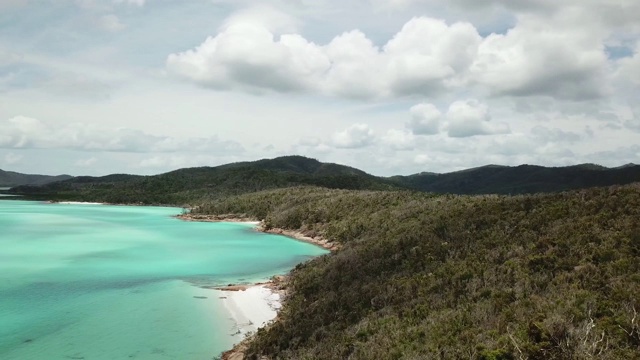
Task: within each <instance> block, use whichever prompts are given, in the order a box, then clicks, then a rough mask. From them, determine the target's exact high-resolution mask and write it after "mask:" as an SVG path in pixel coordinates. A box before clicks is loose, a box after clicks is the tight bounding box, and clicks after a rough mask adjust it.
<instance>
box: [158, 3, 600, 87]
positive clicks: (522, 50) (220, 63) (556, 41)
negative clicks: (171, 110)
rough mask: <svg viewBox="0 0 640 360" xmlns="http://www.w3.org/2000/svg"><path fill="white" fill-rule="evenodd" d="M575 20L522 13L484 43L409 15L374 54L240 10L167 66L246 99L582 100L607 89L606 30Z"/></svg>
mask: <svg viewBox="0 0 640 360" xmlns="http://www.w3.org/2000/svg"><path fill="white" fill-rule="evenodd" d="M247 14H250V16H249V15H247ZM582 16H584V11H583V10H582V8H580V7H578V8H575V7H567V8H559V9H558V10H557V11H556V13H554V15H553V16H552V17H550V18H549V17H548V15H541V14H539V13H533V14H523V15H519V16H518V17H517V23H516V25H515V26H514V27H513V28H511V29H510V30H509V31H507V32H506V33H504V34H502V33H500V34H495V33H494V34H490V35H488V36H486V37H485V38H482V37H481V36H480V35H479V34H478V31H477V29H476V28H475V27H474V25H472V24H470V23H467V22H454V23H451V24H448V23H446V22H445V21H443V20H439V19H433V18H430V17H426V16H422V17H414V18H413V19H411V20H409V21H408V22H407V23H405V24H404V26H403V27H402V28H401V29H400V31H398V32H397V33H396V34H395V35H394V36H393V37H392V38H391V40H389V41H388V42H387V43H386V44H384V45H383V46H380V47H379V46H377V45H376V44H375V43H374V42H373V41H372V40H371V39H369V38H368V37H367V35H365V34H364V33H363V32H362V31H360V30H352V31H348V32H345V33H343V34H341V35H338V36H336V37H334V38H333V39H332V40H331V41H330V42H329V43H328V44H326V45H320V44H316V43H314V42H312V41H309V40H307V39H306V38H304V37H303V36H301V35H299V34H298V33H292V32H286V31H285V32H282V29H277V28H275V27H274V26H271V25H270V24H271V23H273V21H271V20H269V19H273V18H277V17H278V16H276V15H273V11H270V12H269V11H265V12H264V14H262V13H259V14H258V13H256V12H249V13H246V12H243V13H240V14H237V15H233V16H231V17H230V19H229V20H227V22H225V26H223V27H222V28H221V29H220V32H219V33H218V34H217V35H215V36H211V37H209V38H207V39H206V40H205V41H204V42H203V43H202V44H201V45H200V46H198V47H196V48H195V49H192V50H188V51H185V52H181V53H174V54H171V55H169V57H168V58H167V64H166V65H167V68H168V70H169V71H170V72H172V73H174V74H177V75H179V76H181V77H183V78H185V79H188V80H190V81H193V82H195V83H197V84H200V85H203V86H208V87H213V88H217V89H241V90H245V91H252V92H261V91H278V92H287V91H308V92H315V93H321V94H324V95H330V96H344V97H348V98H363V99H370V98H389V97H398V96H413V95H433V94H438V93H441V92H443V91H447V90H455V89H460V88H462V87H463V86H467V85H468V84H475V85H479V86H480V87H483V88H486V89H487V90H488V91H489V93H491V94H494V95H498V96H504V95H508V96H539V95H544V96H552V97H554V98H560V99H569V100H585V99H593V98H598V97H602V96H604V95H605V94H606V93H607V92H608V91H609V86H608V80H609V79H608V78H607V74H608V73H609V69H608V65H609V62H608V57H607V54H606V52H605V47H604V43H603V42H604V40H605V39H606V38H607V37H609V36H610V35H611V31H610V30H603V28H602V26H600V25H598V24H597V14H589V16H588V17H587V19H588V21H591V20H593V21H594V26H592V27H589V28H585V27H584V26H580V25H581V24H584V22H585V21H587V20H585V18H583V17H582ZM279 17H280V18H284V19H289V20H283V21H282V22H283V23H288V22H293V20H290V18H288V17H286V15H283V14H281V15H280V16H279ZM286 28H287V29H290V28H292V27H291V26H286Z"/></svg>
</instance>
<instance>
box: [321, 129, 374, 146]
mask: <svg viewBox="0 0 640 360" xmlns="http://www.w3.org/2000/svg"><path fill="white" fill-rule="evenodd" d="M331 140H332V144H333V146H335V147H337V148H342V149H356V148H362V147H366V146H369V145H372V144H373V142H374V140H375V134H374V131H373V130H372V129H371V128H370V127H369V125H367V124H354V125H351V126H350V127H348V128H347V129H345V130H343V131H340V132H337V133H335V134H334V135H333V137H332V138H331Z"/></svg>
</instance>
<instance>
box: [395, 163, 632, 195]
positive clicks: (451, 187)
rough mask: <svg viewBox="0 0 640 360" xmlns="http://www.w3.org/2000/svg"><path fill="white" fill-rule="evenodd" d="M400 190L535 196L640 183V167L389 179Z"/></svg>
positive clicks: (504, 169)
mask: <svg viewBox="0 0 640 360" xmlns="http://www.w3.org/2000/svg"><path fill="white" fill-rule="evenodd" d="M390 179H391V180H392V181H394V182H395V183H396V184H398V185H399V186H403V187H408V188H412V189H415V190H420V191H425V192H435V193H451V194H468V195H474V194H503V195H508V194H532V193H541V192H558V191H565V190H573V189H582V188H589V187H596V186H609V185H624V184H629V183H633V182H637V181H640V165H635V164H627V165H624V166H621V167H616V168H607V167H604V166H600V165H596V164H580V165H572V166H566V167H544V166H538V165H519V166H502V165H486V166H481V167H477V168H472V169H466V170H461V171H456V172H451V173H446V174H433V173H420V174H414V175H409V176H393V177H391V178H390Z"/></svg>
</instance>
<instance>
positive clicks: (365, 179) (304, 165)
mask: <svg viewBox="0 0 640 360" xmlns="http://www.w3.org/2000/svg"><path fill="white" fill-rule="evenodd" d="M298 185H314V186H322V187H326V188H336V189H378V190H384V189H396V188H398V186H397V185H395V184H393V183H392V182H391V181H389V180H387V179H384V178H379V177H375V176H373V175H369V174H367V173H365V172H363V171H361V170H358V169H354V168H351V167H348V166H343V165H338V164H328V163H321V162H319V161H317V160H315V159H309V158H305V157H302V156H285V157H279V158H276V159H264V160H258V161H253V162H241V163H233V164H227V165H222V166H217V167H196V168H186V169H179V170H175V171H171V172H168V173H165V174H160V175H154V176H135V175H109V176H105V177H98V178H96V177H78V178H74V179H70V180H67V181H61V182H57V183H53V184H48V185H45V186H39V187H36V186H21V187H16V188H13V189H11V192H12V193H14V194H22V195H27V196H30V197H39V198H46V199H50V200H51V199H53V200H58V199H65V200H79V201H100V202H109V203H144V204H178V205H182V204H198V203H200V202H203V201H207V200H211V199H218V198H221V197H225V196H229V195H236V194H242V193H247V192H256V191H260V190H265V189H274V188H285V187H291V186H298Z"/></svg>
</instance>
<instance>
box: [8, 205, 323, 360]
mask: <svg viewBox="0 0 640 360" xmlns="http://www.w3.org/2000/svg"><path fill="white" fill-rule="evenodd" d="M179 212H180V209H177V208H162V207H132V206H131V207H130V206H106V205H68V204H43V203H39V202H27V201H1V200H0V323H1V324H2V326H0V359H211V358H212V357H213V356H214V355H217V354H219V353H220V352H221V351H223V350H225V349H227V348H229V347H230V345H231V344H232V343H233V342H237V341H238V340H239V339H235V338H234V337H233V336H231V333H232V331H231V330H230V329H232V328H233V323H232V322H231V320H230V319H229V318H228V315H227V314H226V313H225V312H224V310H223V308H222V307H221V305H220V303H219V300H218V299H217V298H216V296H215V293H214V292H213V291H211V290H207V289H202V288H200V287H198V286H195V285H221V284H227V283H238V282H256V281H260V280H265V279H267V278H269V277H270V276H272V275H274V274H279V273H284V272H286V271H288V270H289V269H291V268H292V267H293V266H295V264H297V263H300V262H302V261H304V260H306V259H308V258H310V257H313V256H318V255H321V254H323V253H326V251H325V250H323V249H320V248H318V247H315V246H312V245H309V244H306V243H302V242H298V241H295V240H291V239H289V238H286V237H282V236H276V235H270V234H263V233H258V232H255V231H254V230H253V229H252V226H251V225H249V224H242V223H196V222H183V221H180V220H177V219H174V218H171V215H174V214H177V213H179ZM194 284H195V285H194ZM203 297H205V298H203Z"/></svg>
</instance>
